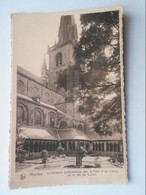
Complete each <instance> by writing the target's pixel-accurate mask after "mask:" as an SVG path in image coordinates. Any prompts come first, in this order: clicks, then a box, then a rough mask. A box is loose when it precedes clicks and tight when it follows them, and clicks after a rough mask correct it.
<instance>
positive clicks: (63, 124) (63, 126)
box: [59, 121, 68, 129]
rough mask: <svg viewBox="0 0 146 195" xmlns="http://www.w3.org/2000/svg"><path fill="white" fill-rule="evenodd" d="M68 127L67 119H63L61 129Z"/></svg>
mask: <svg viewBox="0 0 146 195" xmlns="http://www.w3.org/2000/svg"><path fill="white" fill-rule="evenodd" d="M67 127H68V124H67V122H66V121H61V122H60V125H59V128H60V129H64V128H67Z"/></svg>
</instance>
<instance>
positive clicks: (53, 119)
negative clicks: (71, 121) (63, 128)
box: [50, 114, 55, 128]
mask: <svg viewBox="0 0 146 195" xmlns="http://www.w3.org/2000/svg"><path fill="white" fill-rule="evenodd" d="M50 127H52V128H54V127H55V116H54V114H51V115H50Z"/></svg>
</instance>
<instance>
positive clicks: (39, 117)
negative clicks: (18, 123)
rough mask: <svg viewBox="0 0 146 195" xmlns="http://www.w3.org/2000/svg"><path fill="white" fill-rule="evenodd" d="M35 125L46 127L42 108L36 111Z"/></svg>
mask: <svg viewBox="0 0 146 195" xmlns="http://www.w3.org/2000/svg"><path fill="white" fill-rule="evenodd" d="M33 112H34V125H37V126H44V113H43V111H42V110H41V109H40V108H35V109H34V111H33Z"/></svg>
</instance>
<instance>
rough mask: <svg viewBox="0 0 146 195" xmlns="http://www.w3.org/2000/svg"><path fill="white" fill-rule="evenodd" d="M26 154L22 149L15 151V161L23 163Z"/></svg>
mask: <svg viewBox="0 0 146 195" xmlns="http://www.w3.org/2000/svg"><path fill="white" fill-rule="evenodd" d="M26 153H27V151H26V150H24V149H20V148H18V149H16V161H17V162H20V163H22V162H24V160H25V157H26Z"/></svg>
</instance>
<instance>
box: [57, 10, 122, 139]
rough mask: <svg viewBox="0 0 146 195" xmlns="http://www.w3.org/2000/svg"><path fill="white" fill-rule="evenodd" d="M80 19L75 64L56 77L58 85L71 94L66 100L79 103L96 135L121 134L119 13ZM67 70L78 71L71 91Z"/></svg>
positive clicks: (94, 15) (105, 13) (98, 14)
mask: <svg viewBox="0 0 146 195" xmlns="http://www.w3.org/2000/svg"><path fill="white" fill-rule="evenodd" d="M80 20H81V25H82V32H81V37H80V40H79V41H78V42H77V44H76V45H75V47H74V51H75V52H74V56H75V62H76V63H75V66H72V67H70V68H69V69H68V70H65V71H63V72H61V73H60V74H59V76H58V86H59V87H62V88H64V89H65V90H66V91H69V90H70V91H71V93H68V94H71V96H72V98H71V97H70V98H69V99H71V100H72V101H78V102H79V105H80V106H79V112H80V113H81V114H82V115H86V116H87V118H88V120H89V121H90V122H92V124H93V128H94V129H95V131H96V132H98V133H99V134H100V133H101V132H102V134H109V135H111V134H112V132H111V129H114V130H115V131H118V132H121V87H120V86H121V81H120V44H119V42H120V40H119V11H110V12H104V13H92V14H84V15H81V18H80ZM69 71H79V83H78V84H77V85H75V86H74V87H73V88H72V89H68V88H67V75H68V72H69ZM117 126H118V127H119V128H117ZM100 129H102V131H101V130H100ZM109 129H110V130H109Z"/></svg>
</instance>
